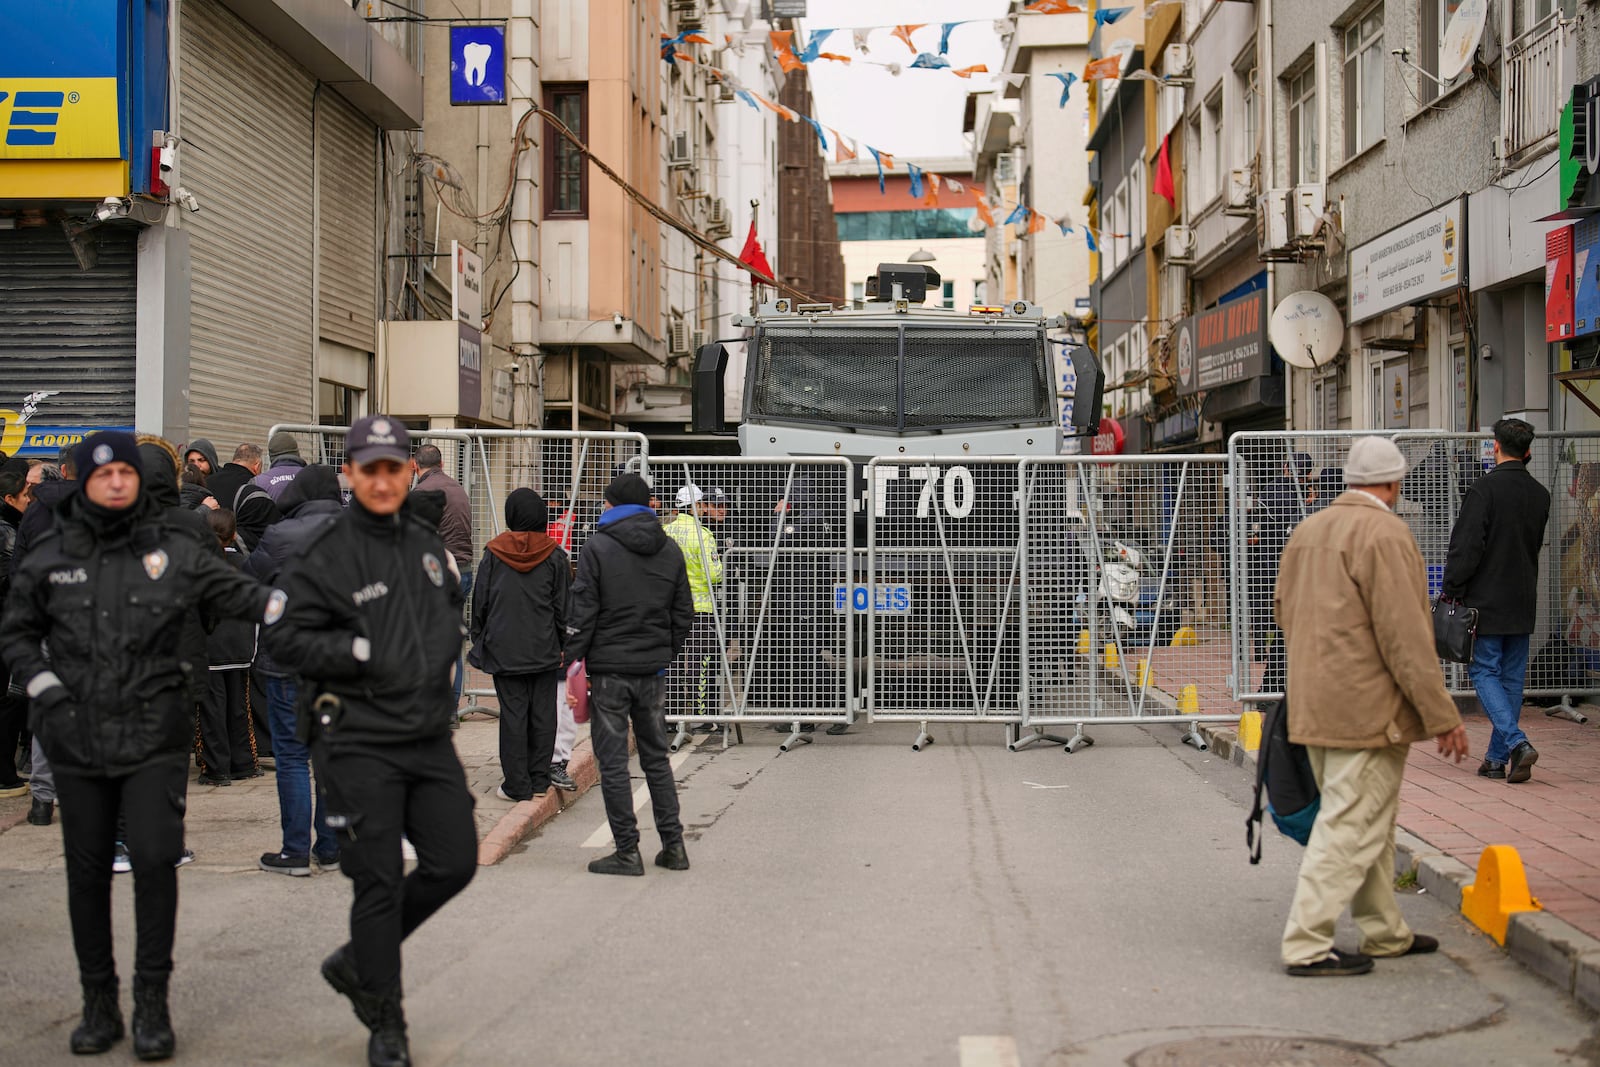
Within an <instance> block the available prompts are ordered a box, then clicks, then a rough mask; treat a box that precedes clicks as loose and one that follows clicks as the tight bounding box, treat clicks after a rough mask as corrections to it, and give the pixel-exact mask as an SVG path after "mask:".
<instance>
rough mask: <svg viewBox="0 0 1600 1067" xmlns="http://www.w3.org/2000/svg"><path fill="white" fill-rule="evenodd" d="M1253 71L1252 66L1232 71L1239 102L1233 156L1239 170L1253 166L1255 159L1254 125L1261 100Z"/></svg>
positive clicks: (1236, 97) (1255, 124) (1235, 96)
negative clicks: (1238, 119)
mask: <svg viewBox="0 0 1600 1067" xmlns="http://www.w3.org/2000/svg"><path fill="white" fill-rule="evenodd" d="M1255 73H1256V72H1255V68H1254V67H1247V68H1245V69H1244V70H1236V71H1234V93H1235V95H1234V99H1236V100H1237V101H1238V102H1239V111H1240V121H1239V122H1236V123H1234V127H1235V128H1236V129H1237V130H1238V131H1239V141H1238V145H1237V147H1236V148H1235V151H1234V155H1233V158H1234V161H1235V165H1236V166H1237V167H1238V168H1239V169H1240V170H1249V169H1250V168H1252V167H1254V166H1255V160H1256V127H1257V124H1258V120H1259V119H1260V116H1259V115H1257V114H1256V109H1257V108H1258V107H1260V106H1261V102H1260V100H1259V99H1257V97H1256V87H1255Z"/></svg>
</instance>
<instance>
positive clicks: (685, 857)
mask: <svg viewBox="0 0 1600 1067" xmlns="http://www.w3.org/2000/svg"><path fill="white" fill-rule="evenodd" d="M656 866H657V867H665V868H666V869H667V870H669V871H687V870H688V869H689V853H688V851H687V850H686V849H685V848H684V847H683V842H682V841H679V842H678V843H677V844H675V845H664V846H662V849H661V851H660V852H657V853H656Z"/></svg>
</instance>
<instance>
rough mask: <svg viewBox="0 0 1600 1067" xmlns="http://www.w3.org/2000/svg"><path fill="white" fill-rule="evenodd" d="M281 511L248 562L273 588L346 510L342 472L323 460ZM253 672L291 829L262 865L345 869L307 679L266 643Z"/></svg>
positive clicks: (283, 821)
mask: <svg viewBox="0 0 1600 1067" xmlns="http://www.w3.org/2000/svg"><path fill="white" fill-rule="evenodd" d="M278 506H279V507H280V508H282V509H283V512H284V515H285V518H284V519H283V520H282V521H281V522H277V523H274V524H273V525H271V526H269V527H267V532H266V533H264V534H262V535H261V543H260V544H258V545H257V546H256V550H255V551H254V552H252V553H251V554H250V558H249V560H247V561H246V563H245V571H246V573H248V574H253V575H254V576H255V577H257V578H259V579H261V580H262V581H263V582H266V583H268V584H269V585H277V584H279V582H280V579H281V578H282V575H283V572H284V570H285V569H286V568H287V567H289V566H291V565H292V564H295V563H296V561H298V560H302V559H304V558H305V554H306V548H307V546H308V545H310V544H311V543H312V542H313V541H315V540H316V539H317V538H318V537H319V536H320V535H321V534H322V532H323V530H324V529H326V528H327V527H328V526H329V525H331V524H332V523H333V521H334V520H335V519H337V518H338V517H339V514H340V512H342V511H344V504H343V502H342V498H341V497H340V495H339V474H338V472H337V471H335V470H334V469H333V468H332V467H329V466H327V465H325V464H320V463H319V464H315V465H313V466H309V467H304V468H301V470H300V472H299V474H297V475H296V476H295V479H294V481H293V482H291V483H290V484H289V485H288V487H287V488H285V489H284V491H283V494H282V495H281V496H280V497H279V498H278ZM252 670H253V672H254V673H257V674H260V675H261V676H262V680H263V681H264V682H265V683H266V690H267V723H268V728H269V729H270V730H271V732H272V754H273V757H274V759H275V760H276V762H277V768H276V772H275V778H276V780H277V785H278V821H279V824H280V826H281V828H282V831H283V841H282V847H280V848H279V849H278V850H277V851H276V852H266V853H263V854H262V856H261V860H260V867H261V869H262V870H264V871H271V872H273V873H275V874H287V875H292V876H295V877H304V876H306V875H309V874H310V873H311V861H312V860H313V859H315V860H316V861H317V865H318V866H319V867H321V868H322V869H323V870H324V871H334V870H338V868H339V842H338V841H337V840H336V839H335V838H334V835H333V831H332V830H330V829H329V828H328V817H327V813H326V812H325V811H324V809H323V798H322V793H321V790H318V791H317V793H316V795H315V798H313V794H312V791H311V750H310V749H308V748H307V747H306V745H305V742H303V741H301V740H300V739H299V738H298V737H296V736H295V705H296V704H297V703H298V702H299V699H300V680H299V679H298V678H296V677H295V675H294V672H293V671H292V670H290V669H289V668H288V667H286V666H283V665H281V664H279V663H278V662H277V661H276V660H274V659H273V658H272V649H271V647H270V646H269V645H266V644H262V645H261V646H260V647H259V648H258V649H257V652H256V665H255V667H254V668H252ZM313 805H314V806H313ZM313 832H315V835H316V841H315V842H314V843H313V841H312V834H313Z"/></svg>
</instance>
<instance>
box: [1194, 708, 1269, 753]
mask: <svg viewBox="0 0 1600 1067" xmlns="http://www.w3.org/2000/svg"><path fill="white" fill-rule="evenodd" d="M1197 710H1198V709H1197ZM1239 744H1240V745H1242V746H1244V750H1245V751H1246V752H1256V751H1259V750H1260V748H1261V713H1260V712H1259V711H1247V712H1245V713H1244V714H1243V715H1240V716H1239Z"/></svg>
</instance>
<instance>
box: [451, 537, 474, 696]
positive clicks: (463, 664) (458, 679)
mask: <svg viewBox="0 0 1600 1067" xmlns="http://www.w3.org/2000/svg"><path fill="white" fill-rule="evenodd" d="M456 565H457V566H458V567H459V566H460V565H461V561H460V560H457V561H456ZM461 595H462V596H464V597H467V598H468V599H469V601H470V599H471V597H472V572H471V571H468V570H463V571H462V572H461ZM454 677H455V690H456V708H457V709H458V710H459V709H460V707H461V690H462V688H463V683H464V682H466V680H467V649H466V645H465V644H463V645H462V646H461V651H460V652H458V653H457V654H456V671H455V676H454Z"/></svg>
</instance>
